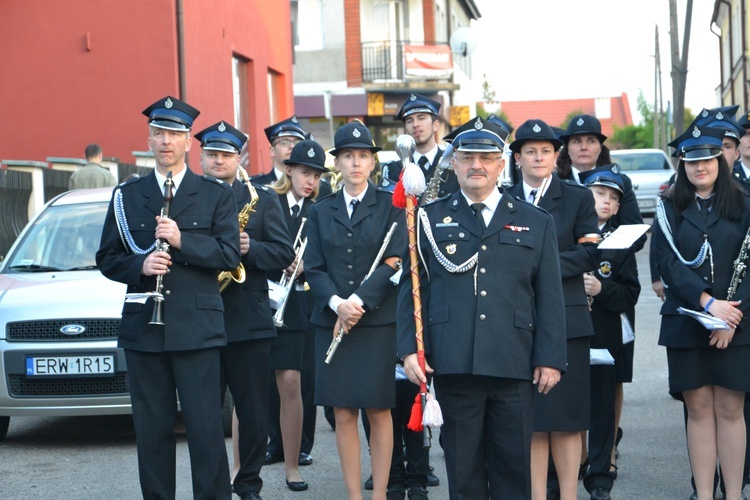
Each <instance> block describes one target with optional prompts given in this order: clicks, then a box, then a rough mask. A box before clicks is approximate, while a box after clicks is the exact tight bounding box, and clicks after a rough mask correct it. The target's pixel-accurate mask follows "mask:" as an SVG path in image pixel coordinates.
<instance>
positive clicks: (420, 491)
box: [409, 486, 429, 500]
mask: <svg viewBox="0 0 750 500" xmlns="http://www.w3.org/2000/svg"><path fill="white" fill-rule="evenodd" d="M428 498H429V497H428V496H427V489H426V488H422V487H421V486H412V487H411V488H409V500H428Z"/></svg>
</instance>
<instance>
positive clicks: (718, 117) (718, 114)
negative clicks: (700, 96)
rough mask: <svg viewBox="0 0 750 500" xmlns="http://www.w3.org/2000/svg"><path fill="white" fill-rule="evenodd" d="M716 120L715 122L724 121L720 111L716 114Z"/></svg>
mask: <svg viewBox="0 0 750 500" xmlns="http://www.w3.org/2000/svg"><path fill="white" fill-rule="evenodd" d="M716 119H717V120H723V119H724V114H723V113H722V112H721V111H719V112H718V113H716Z"/></svg>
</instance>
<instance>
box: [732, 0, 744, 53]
mask: <svg viewBox="0 0 750 500" xmlns="http://www.w3.org/2000/svg"><path fill="white" fill-rule="evenodd" d="M730 31H731V37H732V59H733V60H732V65H733V66H734V63H736V62H737V61H739V60H740V58H741V57H742V11H741V10H740V2H738V3H737V5H735V6H734V12H733V13H732V27H731V28H730Z"/></svg>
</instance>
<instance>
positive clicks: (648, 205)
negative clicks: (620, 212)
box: [638, 200, 656, 208]
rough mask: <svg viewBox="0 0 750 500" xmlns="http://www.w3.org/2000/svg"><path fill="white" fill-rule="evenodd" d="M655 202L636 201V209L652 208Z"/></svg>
mask: <svg viewBox="0 0 750 500" xmlns="http://www.w3.org/2000/svg"><path fill="white" fill-rule="evenodd" d="M655 206H656V200H638V208H654V207H655Z"/></svg>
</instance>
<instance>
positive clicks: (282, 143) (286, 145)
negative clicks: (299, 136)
mask: <svg viewBox="0 0 750 500" xmlns="http://www.w3.org/2000/svg"><path fill="white" fill-rule="evenodd" d="M298 142H299V141H293V140H291V139H279V140H278V141H276V142H275V143H274V144H273V145H274V146H281V147H282V148H291V147H293V146H294V145H295V144H297V143H298Z"/></svg>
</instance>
